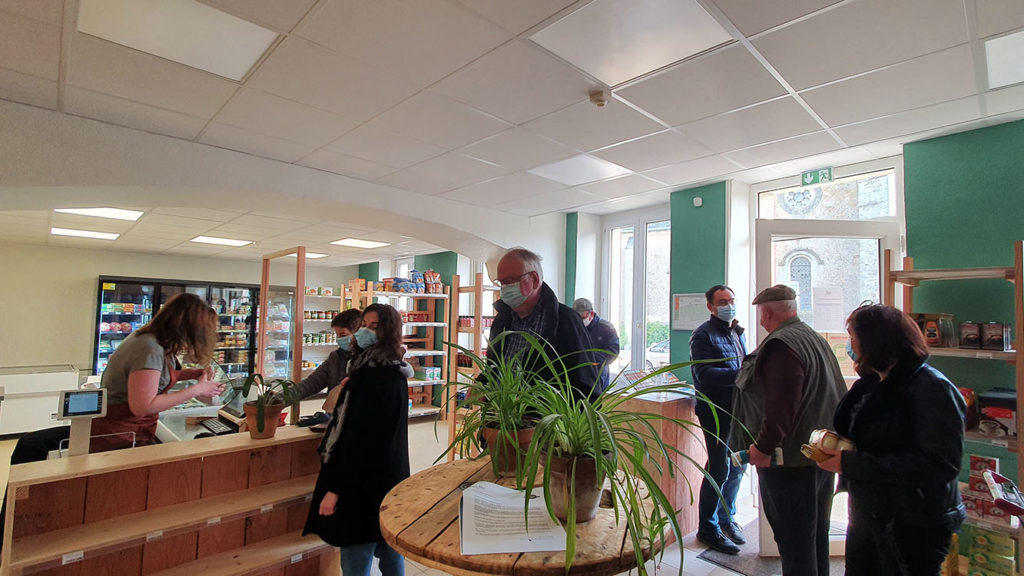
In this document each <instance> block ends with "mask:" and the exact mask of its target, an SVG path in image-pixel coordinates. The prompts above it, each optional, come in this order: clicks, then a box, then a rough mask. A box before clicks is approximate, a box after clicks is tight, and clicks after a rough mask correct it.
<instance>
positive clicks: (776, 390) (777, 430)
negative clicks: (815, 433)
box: [752, 340, 806, 454]
mask: <svg viewBox="0 0 1024 576" xmlns="http://www.w3.org/2000/svg"><path fill="white" fill-rule="evenodd" d="M760 354H761V358H762V360H761V363H760V364H759V365H758V371H757V373H756V374H757V375H756V378H757V379H758V381H759V382H762V383H763V385H764V424H763V425H762V426H761V430H760V431H754V430H752V432H756V433H757V440H756V442H755V444H756V445H757V449H758V450H760V451H761V453H762V454H771V453H772V452H773V451H774V450H775V447H776V446H781V445H782V441H783V440H784V439H785V438H786V436H788V435H789V433H790V432H792V430H793V425H794V424H795V423H796V417H797V413H798V412H799V410H800V401H801V399H802V398H803V394H804V381H805V380H806V378H805V377H804V366H803V364H801V363H800V359H799V358H798V357H797V356H796V354H794V353H793V351H792V350H790V349H789V347H788V346H786V344H785V343H783V342H782V341H780V340H769V341H768V342H766V343H765V345H764V346H763V349H762V350H761V351H760ZM803 441H806V440H803Z"/></svg>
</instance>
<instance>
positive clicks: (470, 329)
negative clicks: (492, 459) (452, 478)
mask: <svg viewBox="0 0 1024 576" xmlns="http://www.w3.org/2000/svg"><path fill="white" fill-rule="evenodd" d="M459 281H460V278H459V276H458V275H455V276H453V277H452V286H453V287H457V288H453V289H452V306H451V309H452V313H451V318H450V319H449V321H450V322H451V331H452V334H456V335H461V334H469V335H471V338H472V344H471V345H470V346H465V347H466V348H469V349H470V350H472V351H473V353H474V354H476V355H477V356H481V357H482V356H483V354H484V338H485V336H486V335H487V334H489V333H490V329H491V328H490V326H484V322H483V319H484V309H490V310H491V314H492V315H493V308H494V302H496V301H497V300H498V295H499V290H498V287H497V286H492V285H486V284H484V274H483V272H477V273H476V277H475V281H474V283H473V284H472V285H470V286H461V285H459ZM463 294H468V295H470V296H471V298H472V300H471V305H470V308H471V310H472V314H471V315H472V317H473V326H460V325H459V318H460V317H461V316H462V314H460V301H461V299H462V297H463ZM456 341H457V339H456ZM460 345H461V342H460ZM458 363H459V359H458V353H457V351H456V350H452V352H451V355H450V356H449V358H448V371H449V374H451V375H452V382H457V381H458V380H459V376H464V377H466V378H474V377H476V375H477V373H478V372H479V369H478V368H477V367H476V366H475V365H474V366H472V367H466V366H459V365H458ZM444 403H445V416H446V418H447V420H448V437H449V438H454V437H455V432H456V429H457V426H458V423H459V422H461V421H462V419H463V418H464V410H463V409H458V408H456V406H457V403H458V391H457V388H455V387H452V388H449V389H448V390H447V392H446V398H445V402H444ZM454 459H455V454H454V453H452V452H449V453H448V461H449V462H450V461H452V460H454Z"/></svg>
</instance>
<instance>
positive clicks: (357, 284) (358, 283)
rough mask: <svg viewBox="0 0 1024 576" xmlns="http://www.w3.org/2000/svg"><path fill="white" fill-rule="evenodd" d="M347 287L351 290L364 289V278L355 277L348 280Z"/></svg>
mask: <svg viewBox="0 0 1024 576" xmlns="http://www.w3.org/2000/svg"><path fill="white" fill-rule="evenodd" d="M348 286H349V288H351V289H353V290H366V278H355V279H353V280H349V281H348Z"/></svg>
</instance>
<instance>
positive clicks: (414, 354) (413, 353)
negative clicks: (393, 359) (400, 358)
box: [405, 350, 448, 358]
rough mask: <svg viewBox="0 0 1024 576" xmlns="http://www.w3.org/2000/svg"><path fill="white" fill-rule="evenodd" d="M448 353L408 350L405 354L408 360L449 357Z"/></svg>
mask: <svg viewBox="0 0 1024 576" xmlns="http://www.w3.org/2000/svg"><path fill="white" fill-rule="evenodd" d="M447 355H448V353H447V352H445V351H444V350H407V351H406V352H405V357H406V358H419V357H421V356H447Z"/></svg>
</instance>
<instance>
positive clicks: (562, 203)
mask: <svg viewBox="0 0 1024 576" xmlns="http://www.w3.org/2000/svg"><path fill="white" fill-rule="evenodd" d="M601 200H603V198H601V197H599V196H594V195H593V194H587V193H586V192H581V191H579V190H573V189H572V188H566V189H565V190H558V191H556V192H545V193H543V194H537V195H534V196H530V197H529V198H524V199H521V200H517V201H515V202H509V203H506V204H498V205H497V206H494V209H495V210H501V211H503V212H510V213H512V214H518V215H520V216H540V215H541V214H547V213H549V212H558V211H561V210H569V209H573V208H579V207H581V206H586V205H588V204H594V203H596V202H600V201H601Z"/></svg>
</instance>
